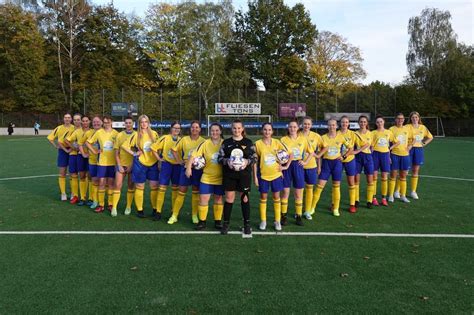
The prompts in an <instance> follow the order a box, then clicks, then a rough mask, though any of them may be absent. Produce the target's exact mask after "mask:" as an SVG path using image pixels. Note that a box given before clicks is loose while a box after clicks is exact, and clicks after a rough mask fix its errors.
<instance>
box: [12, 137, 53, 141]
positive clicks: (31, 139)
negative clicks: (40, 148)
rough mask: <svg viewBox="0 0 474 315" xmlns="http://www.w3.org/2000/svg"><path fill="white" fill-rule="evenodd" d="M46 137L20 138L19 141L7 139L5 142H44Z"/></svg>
mask: <svg viewBox="0 0 474 315" xmlns="http://www.w3.org/2000/svg"><path fill="white" fill-rule="evenodd" d="M45 138H46V137H44V136H37V137H29V138H21V139H8V140H7V141H12V142H17V141H44V140H45Z"/></svg>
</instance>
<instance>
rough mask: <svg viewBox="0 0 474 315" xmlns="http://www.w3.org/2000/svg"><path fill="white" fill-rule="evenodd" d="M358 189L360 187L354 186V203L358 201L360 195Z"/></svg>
mask: <svg viewBox="0 0 474 315" xmlns="http://www.w3.org/2000/svg"><path fill="white" fill-rule="evenodd" d="M359 188H360V185H359V184H356V185H355V201H356V202H357V201H360V193H359Z"/></svg>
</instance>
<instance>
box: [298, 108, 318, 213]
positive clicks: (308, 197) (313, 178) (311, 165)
mask: <svg viewBox="0 0 474 315" xmlns="http://www.w3.org/2000/svg"><path fill="white" fill-rule="evenodd" d="M312 127H313V120H312V119H311V117H305V118H304V119H303V130H302V131H301V134H302V135H303V136H305V137H306V139H308V142H309V144H310V145H311V147H312V148H313V149H314V150H319V149H320V148H321V145H322V139H321V136H320V135H319V134H317V133H316V132H314V131H311V128H312ZM303 169H304V181H305V183H306V186H305V188H304V194H305V198H304V201H305V205H304V208H305V212H304V213H303V215H304V217H305V218H306V219H308V220H312V215H313V214H314V207H315V205H313V195H314V185H316V182H317V179H318V175H319V174H320V173H321V160H317V161H316V158H315V157H314V156H312V157H311V158H310V159H309V161H308V164H306V165H305V166H304V167H303Z"/></svg>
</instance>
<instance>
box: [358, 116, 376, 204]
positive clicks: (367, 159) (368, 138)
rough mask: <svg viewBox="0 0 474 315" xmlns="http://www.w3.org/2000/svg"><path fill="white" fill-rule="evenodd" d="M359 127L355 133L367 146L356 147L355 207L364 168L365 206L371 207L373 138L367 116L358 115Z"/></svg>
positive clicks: (372, 194)
mask: <svg viewBox="0 0 474 315" xmlns="http://www.w3.org/2000/svg"><path fill="white" fill-rule="evenodd" d="M359 127H360V129H359V130H358V131H356V134H357V135H358V136H359V137H360V138H361V139H362V141H363V142H365V143H366V144H367V146H363V147H361V148H358V149H359V150H360V151H359V153H358V154H357V155H356V166H357V173H356V176H355V186H356V207H357V206H358V202H359V187H360V174H361V173H362V170H364V174H365V176H366V178H367V208H369V209H371V208H372V199H373V198H374V160H373V159H372V151H371V149H370V146H371V145H372V143H373V139H372V133H371V132H370V130H369V118H368V117H367V116H364V115H362V116H360V117H359Z"/></svg>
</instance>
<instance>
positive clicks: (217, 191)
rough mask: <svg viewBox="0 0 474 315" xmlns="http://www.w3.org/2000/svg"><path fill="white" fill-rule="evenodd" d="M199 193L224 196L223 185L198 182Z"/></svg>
mask: <svg viewBox="0 0 474 315" xmlns="http://www.w3.org/2000/svg"><path fill="white" fill-rule="evenodd" d="M199 194H201V195H207V194H210V195H212V194H214V195H219V196H224V186H222V185H211V184H205V183H199Z"/></svg>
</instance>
